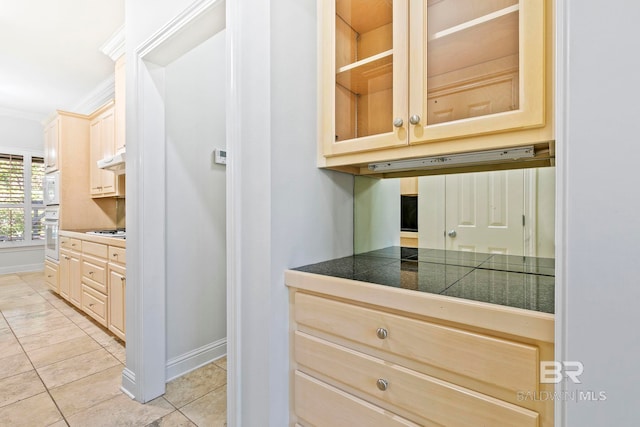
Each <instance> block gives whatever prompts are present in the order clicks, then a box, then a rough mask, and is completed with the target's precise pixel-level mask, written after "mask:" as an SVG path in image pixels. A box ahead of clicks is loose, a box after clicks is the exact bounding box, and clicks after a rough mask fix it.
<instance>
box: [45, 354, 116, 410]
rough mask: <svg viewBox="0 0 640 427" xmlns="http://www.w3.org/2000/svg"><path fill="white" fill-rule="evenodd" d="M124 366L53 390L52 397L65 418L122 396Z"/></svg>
mask: <svg viewBox="0 0 640 427" xmlns="http://www.w3.org/2000/svg"><path fill="white" fill-rule="evenodd" d="M123 369H124V366H123V365H116V366H114V367H112V368H109V369H106V370H104V371H102V372H98V373H97V374H93V375H89V376H87V377H84V378H82V379H79V380H78V381H74V382H71V383H69V384H65V385H63V386H62V387H58V388H54V389H52V390H51V396H53V399H54V400H55V401H56V403H57V404H58V408H60V411H62V413H63V414H64V416H65V417H67V418H68V417H70V416H71V415H73V414H76V413H78V412H81V411H83V410H85V409H89V408H91V407H92V406H95V405H96V404H98V403H100V402H104V401H105V400H109V399H113V398H114V397H116V396H120V395H121V394H122V391H120V385H121V384H122V370H123Z"/></svg>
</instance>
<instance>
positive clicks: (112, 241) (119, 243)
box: [59, 230, 127, 248]
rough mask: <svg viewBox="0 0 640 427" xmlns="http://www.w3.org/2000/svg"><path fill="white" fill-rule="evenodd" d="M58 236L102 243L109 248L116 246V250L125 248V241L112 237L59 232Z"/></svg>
mask: <svg viewBox="0 0 640 427" xmlns="http://www.w3.org/2000/svg"><path fill="white" fill-rule="evenodd" d="M59 235H60V236H66V237H71V238H73V239H80V240H88V241H90V242H94V243H102V244H104V245H109V246H116V247H118V248H126V247H127V241H126V239H118V238H114V237H103V236H96V235H93V234H87V233H85V232H83V231H74V230H60V232H59Z"/></svg>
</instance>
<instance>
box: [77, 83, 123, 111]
mask: <svg viewBox="0 0 640 427" xmlns="http://www.w3.org/2000/svg"><path fill="white" fill-rule="evenodd" d="M114 96H115V76H114V75H113V74H112V75H111V76H109V77H108V78H107V79H105V80H104V81H103V82H102V83H100V84H99V85H98V86H97V87H96V88H95V89H94V90H93V91H92V92H91V93H90V94H89V95H87V96H86V97H85V98H84V99H83V100H82V101H80V102H79V103H78V104H76V105H75V106H74V107H73V109H72V111H74V112H76V113H78V114H85V115H90V114H91V113H93V112H94V111H96V110H97V109H98V108H100V107H102V106H103V105H104V104H106V103H107V102H109V101H111V100H112V99H113V98H114Z"/></svg>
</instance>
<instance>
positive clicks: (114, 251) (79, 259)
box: [45, 231, 126, 341]
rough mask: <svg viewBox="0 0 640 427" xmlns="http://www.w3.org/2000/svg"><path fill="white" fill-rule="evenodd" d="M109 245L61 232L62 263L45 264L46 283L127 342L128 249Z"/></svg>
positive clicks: (81, 235)
mask: <svg viewBox="0 0 640 427" xmlns="http://www.w3.org/2000/svg"><path fill="white" fill-rule="evenodd" d="M71 236H74V237H71ZM111 240H115V239H111ZM105 242H106V243H105ZM109 243H110V242H109V241H108V240H102V241H100V242H96V241H93V240H92V239H91V238H89V237H87V238H86V239H85V236H84V235H83V234H81V233H74V232H69V231H61V238H60V247H61V250H60V262H59V265H57V264H55V263H53V262H51V261H48V260H47V261H46V262H45V281H46V283H47V284H48V285H49V287H50V288H51V289H52V290H54V291H55V292H56V293H58V294H59V295H60V296H61V297H62V298H64V299H66V300H67V301H69V302H71V303H72V304H73V305H75V306H76V307H78V308H79V309H81V310H82V311H84V312H85V313H86V314H87V315H89V316H91V317H92V318H93V319H94V320H95V321H96V322H98V323H99V324H100V325H102V326H104V327H105V328H108V329H109V330H110V331H111V332H112V333H113V334H114V335H115V336H117V337H118V338H120V339H121V340H123V341H124V340H125V296H126V292H125V291H126V249H125V248H124V247H122V246H119V245H118V246H116V245H111V244H109Z"/></svg>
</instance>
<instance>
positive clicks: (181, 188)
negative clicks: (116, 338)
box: [165, 32, 227, 380]
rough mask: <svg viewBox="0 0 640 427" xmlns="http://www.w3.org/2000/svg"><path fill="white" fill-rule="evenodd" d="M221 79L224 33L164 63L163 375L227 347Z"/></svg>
mask: <svg viewBox="0 0 640 427" xmlns="http://www.w3.org/2000/svg"><path fill="white" fill-rule="evenodd" d="M225 85H226V79H225V37H224V32H221V33H218V34H217V35H215V36H214V37H212V38H211V39H209V40H207V41H205V42H204V43H202V44H201V45H200V46H197V47H196V48H194V49H192V50H191V51H189V52H188V53H186V54H185V55H183V56H182V57H180V58H179V59H177V60H175V61H174V62H172V63H171V64H169V65H168V66H167V67H166V69H165V114H166V132H167V141H166V152H167V164H166V167H167V189H166V197H167V200H166V204H167V208H166V209H167V213H166V221H167V230H166V233H167V242H168V245H167V253H166V257H167V260H166V266H167V267H166V268H167V319H166V320H167V359H168V362H167V363H168V365H169V374H168V376H167V379H168V380H169V379H171V378H172V377H173V376H176V375H180V374H183V373H184V369H189V368H191V369H193V368H194V367H195V366H193V364H194V363H195V364H196V366H197V365H198V364H202V363H205V362H208V361H210V360H211V359H212V358H215V357H220V356H222V355H224V354H226V347H225V341H226V328H227V325H226V319H227V311H226V286H227V283H226V236H225V231H226V219H225V215H226V202H225V197H226V195H225V188H226V179H225V173H226V167H225V166H223V165H218V164H215V163H214V162H213V151H214V149H215V148H224V147H225V146H226V141H225V138H226V134H225V121H226V115H225V99H224V93H225ZM194 352H195V353H194ZM189 356H191V357H189ZM184 357H189V359H187V360H183V359H184ZM173 365H175V366H173Z"/></svg>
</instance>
